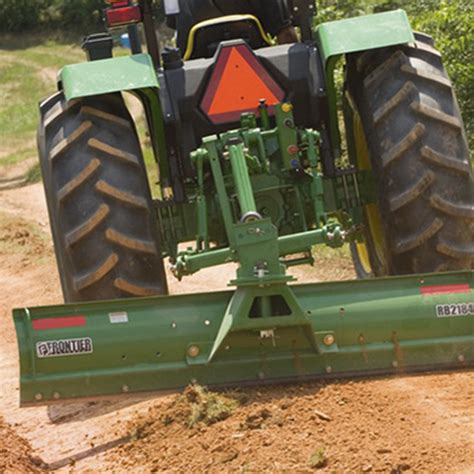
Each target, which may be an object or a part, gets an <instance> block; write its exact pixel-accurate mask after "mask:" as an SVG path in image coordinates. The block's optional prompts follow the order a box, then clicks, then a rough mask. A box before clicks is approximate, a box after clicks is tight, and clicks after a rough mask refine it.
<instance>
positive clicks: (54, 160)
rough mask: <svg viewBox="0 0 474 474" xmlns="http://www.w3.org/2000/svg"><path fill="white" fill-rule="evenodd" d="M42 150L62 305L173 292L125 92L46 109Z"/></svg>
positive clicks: (52, 103)
mask: <svg viewBox="0 0 474 474" xmlns="http://www.w3.org/2000/svg"><path fill="white" fill-rule="evenodd" d="M40 111H41V122H40V126H39V130H38V149H39V155H40V164H41V171H42V175H43V182H44V188H45V193H46V200H47V203H48V211H49V218H50V224H51V230H52V234H53V240H54V247H55V252H56V259H57V263H58V269H59V274H60V278H61V285H62V289H63V295H64V300H65V301H66V302H80V301H91V300H105V299H118V298H126V297H137V296H151V295H161V294H166V293H167V284H166V276H165V271H164V266H163V259H162V254H161V248H160V241H159V234H158V231H157V227H156V215H155V211H154V209H153V202H152V199H151V194H150V189H149V185H148V180H147V173H146V169H145V165H144V161H143V157H142V153H141V148H140V143H139V140H138V136H137V133H136V130H135V125H134V123H133V120H132V118H131V117H130V114H129V113H128V111H127V108H126V106H125V104H124V102H123V99H122V97H121V95H120V94H110V95H103V96H98V97H92V98H85V99H80V100H73V101H70V102H69V103H68V102H66V100H65V98H64V95H63V94H62V93H61V92H59V93H57V94H55V95H54V96H52V97H50V98H49V99H47V100H45V101H44V102H43V103H42V104H41V105H40Z"/></svg>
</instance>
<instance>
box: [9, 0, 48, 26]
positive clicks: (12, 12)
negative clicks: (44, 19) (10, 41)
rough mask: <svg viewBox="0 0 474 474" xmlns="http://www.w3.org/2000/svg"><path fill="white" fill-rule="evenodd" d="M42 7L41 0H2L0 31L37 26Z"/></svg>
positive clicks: (43, 6)
mask: <svg viewBox="0 0 474 474" xmlns="http://www.w3.org/2000/svg"><path fill="white" fill-rule="evenodd" d="M44 8H45V5H44V2H43V1H42V0H2V1H1V2H0V32H8V31H21V30H25V29H29V28H33V27H35V26H37V24H38V22H39V18H40V13H41V12H42V11H43V10H44Z"/></svg>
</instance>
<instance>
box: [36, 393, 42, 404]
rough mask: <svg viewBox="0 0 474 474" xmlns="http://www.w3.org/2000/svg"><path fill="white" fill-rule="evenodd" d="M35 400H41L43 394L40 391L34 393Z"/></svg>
mask: <svg viewBox="0 0 474 474" xmlns="http://www.w3.org/2000/svg"><path fill="white" fill-rule="evenodd" d="M35 400H36V401H37V402H39V401H40V400H43V394H42V393H35Z"/></svg>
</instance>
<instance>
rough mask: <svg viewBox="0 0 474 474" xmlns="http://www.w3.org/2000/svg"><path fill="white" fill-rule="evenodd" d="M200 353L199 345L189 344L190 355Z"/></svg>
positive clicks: (195, 355) (194, 355)
mask: <svg viewBox="0 0 474 474" xmlns="http://www.w3.org/2000/svg"><path fill="white" fill-rule="evenodd" d="M198 355H199V347H198V346H189V348H188V356H189V357H197V356H198Z"/></svg>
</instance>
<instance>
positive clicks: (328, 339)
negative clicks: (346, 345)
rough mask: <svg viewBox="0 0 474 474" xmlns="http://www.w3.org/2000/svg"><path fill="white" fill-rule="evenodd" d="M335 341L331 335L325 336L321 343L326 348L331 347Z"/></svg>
mask: <svg viewBox="0 0 474 474" xmlns="http://www.w3.org/2000/svg"><path fill="white" fill-rule="evenodd" d="M335 341H336V338H335V337H334V336H333V335H332V334H326V335H325V336H324V339H323V342H324V344H325V345H326V346H332V345H333V344H334V342H335Z"/></svg>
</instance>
